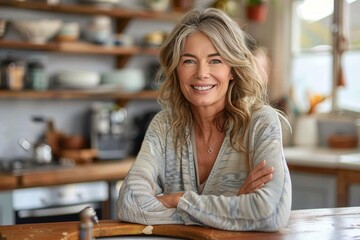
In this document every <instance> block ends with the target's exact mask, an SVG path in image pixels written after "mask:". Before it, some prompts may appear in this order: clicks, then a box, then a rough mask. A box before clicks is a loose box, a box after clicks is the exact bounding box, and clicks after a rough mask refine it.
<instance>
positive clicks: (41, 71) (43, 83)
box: [26, 57, 49, 91]
mask: <svg viewBox="0 0 360 240" xmlns="http://www.w3.org/2000/svg"><path fill="white" fill-rule="evenodd" d="M48 87H49V83H48V79H47V77H46V74H45V67H44V64H43V61H42V60H41V59H40V58H38V57H36V58H33V59H31V60H29V63H28V67H27V74H26V88H27V89H33V90H38V91H42V90H46V89H48Z"/></svg>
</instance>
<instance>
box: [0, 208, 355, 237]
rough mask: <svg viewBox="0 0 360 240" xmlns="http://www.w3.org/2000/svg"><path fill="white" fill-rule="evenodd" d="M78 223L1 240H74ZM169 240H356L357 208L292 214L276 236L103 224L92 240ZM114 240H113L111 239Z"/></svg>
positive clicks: (23, 228)
mask: <svg viewBox="0 0 360 240" xmlns="http://www.w3.org/2000/svg"><path fill="white" fill-rule="evenodd" d="M78 226H79V222H64V223H45V224H22V225H11V226H0V239H4V240H5V239H6V240H22V239H36V240H76V239H79V238H78V234H79V232H78ZM145 232H146V233H147V234H149V235H151V236H154V235H157V236H171V237H177V238H184V239H196V240H201V239H214V240H215V239H224V240H225V239H226V240H230V239H255V240H261V239H266V240H280V239H281V240H285V239H289V240H290V239H291V240H293V239H316V240H322V239H324V240H329V239H334V240H342V239H357V238H358V237H359V233H360V207H349V208H324V209H308V210H295V211H292V212H291V215H290V219H289V222H288V225H287V226H286V227H285V228H283V229H281V230H280V231H278V232H272V233H267V232H232V231H222V230H218V229H213V228H205V227H200V226H184V225H156V226H144V225H140V224H130V223H123V222H119V221H115V220H103V221H100V223H99V224H98V225H95V226H94V230H93V236H94V237H95V238H100V239H101V237H106V236H124V235H138V236H139V239H141V237H140V236H143V235H144V233H145ZM113 239H114V238H113ZM115 239H116V238H115ZM120 239H121V238H120V237H119V240H120ZM143 239H146V238H143Z"/></svg>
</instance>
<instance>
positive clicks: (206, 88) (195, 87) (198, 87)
mask: <svg viewBox="0 0 360 240" xmlns="http://www.w3.org/2000/svg"><path fill="white" fill-rule="evenodd" d="M213 87H214V85H209V86H193V88H194V89H196V90H199V91H206V90H209V89H211V88H213Z"/></svg>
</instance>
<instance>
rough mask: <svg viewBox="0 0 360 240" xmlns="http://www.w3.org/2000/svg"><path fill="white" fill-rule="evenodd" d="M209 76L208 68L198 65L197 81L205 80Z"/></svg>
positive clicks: (204, 64)
mask: <svg viewBox="0 0 360 240" xmlns="http://www.w3.org/2000/svg"><path fill="white" fill-rule="evenodd" d="M209 75H210V72H209V66H208V65H207V64H206V63H200V64H199V65H198V68H197V77H198V79H206V78H208V77H209Z"/></svg>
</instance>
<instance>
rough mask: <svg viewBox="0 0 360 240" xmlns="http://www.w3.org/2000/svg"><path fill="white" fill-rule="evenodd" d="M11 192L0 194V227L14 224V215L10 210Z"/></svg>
mask: <svg viewBox="0 0 360 240" xmlns="http://www.w3.org/2000/svg"><path fill="white" fill-rule="evenodd" d="M12 197H13V195H12V191H2V192H0V225H9V224H14V213H13V210H12V207H10V206H12V201H13V198H12Z"/></svg>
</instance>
